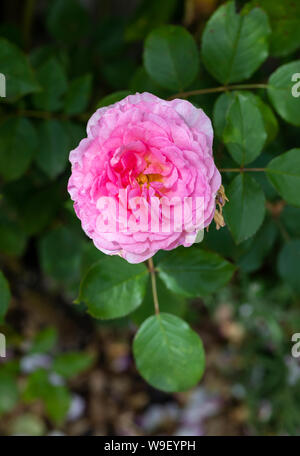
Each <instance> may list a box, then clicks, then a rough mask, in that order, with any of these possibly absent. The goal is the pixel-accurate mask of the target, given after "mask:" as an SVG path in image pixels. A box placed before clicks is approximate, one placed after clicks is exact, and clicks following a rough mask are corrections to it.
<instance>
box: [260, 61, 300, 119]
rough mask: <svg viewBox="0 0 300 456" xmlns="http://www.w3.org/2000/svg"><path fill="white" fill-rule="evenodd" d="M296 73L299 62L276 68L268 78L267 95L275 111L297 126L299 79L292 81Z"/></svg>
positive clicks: (298, 70)
mask: <svg viewBox="0 0 300 456" xmlns="http://www.w3.org/2000/svg"><path fill="white" fill-rule="evenodd" d="M296 73H300V60H296V61H294V62H290V63H286V64H285V65H282V66H280V67H279V68H277V70H276V71H274V73H272V74H271V76H270V78H269V83H268V84H269V87H268V95H269V98H270V100H271V102H272V104H273V106H274V109H275V111H276V112H277V113H278V114H279V115H280V116H281V117H282V118H283V119H284V120H285V121H286V122H289V123H291V124H293V125H296V126H299V125H300V109H299V95H300V82H299V77H298V78H297V79H295V80H292V78H293V75H294V74H296Z"/></svg>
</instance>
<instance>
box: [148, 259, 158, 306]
mask: <svg viewBox="0 0 300 456" xmlns="http://www.w3.org/2000/svg"><path fill="white" fill-rule="evenodd" d="M148 266H149V272H150V275H151V285H152V294H153V302H154V308H155V313H156V315H159V303H158V296H157V288H156V277H155V269H154V264H153V260H152V258H149V260H148Z"/></svg>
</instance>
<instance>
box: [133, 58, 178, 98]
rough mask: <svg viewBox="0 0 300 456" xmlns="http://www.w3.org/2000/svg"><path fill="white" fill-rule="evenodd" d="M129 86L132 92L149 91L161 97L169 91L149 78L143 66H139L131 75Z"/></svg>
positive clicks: (165, 95) (164, 96)
mask: <svg viewBox="0 0 300 456" xmlns="http://www.w3.org/2000/svg"><path fill="white" fill-rule="evenodd" d="M129 88H130V90H131V91H132V93H136V92H139V93H143V92H150V93H153V94H154V95H157V96H158V97H161V98H166V97H167V96H168V95H167V94H168V93H169V92H168V90H166V89H163V88H162V87H161V86H160V85H158V84H157V83H156V82H155V81H153V80H152V79H151V78H150V76H149V75H148V73H147V72H146V70H145V68H144V67H143V66H140V67H139V68H138V69H137V70H136V72H135V73H134V75H133V76H132V78H131V80H130V84H129Z"/></svg>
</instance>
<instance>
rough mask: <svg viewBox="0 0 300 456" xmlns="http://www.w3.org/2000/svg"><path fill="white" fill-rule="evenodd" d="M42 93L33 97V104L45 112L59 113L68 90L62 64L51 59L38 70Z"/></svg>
mask: <svg viewBox="0 0 300 456" xmlns="http://www.w3.org/2000/svg"><path fill="white" fill-rule="evenodd" d="M37 77H38V81H39V83H40V85H41V87H42V91H41V92H39V93H36V94H34V95H33V104H34V106H35V107H36V108H37V109H42V110H44V111H58V110H59V109H60V108H61V107H62V95H63V94H64V93H65V91H66V90H67V79H66V75H65V73H64V70H63V68H62V66H61V64H60V63H59V62H58V61H57V60H56V59H55V58H54V57H51V58H50V59H48V60H47V61H46V62H45V63H43V64H42V65H41V66H40V67H39V68H38V70H37Z"/></svg>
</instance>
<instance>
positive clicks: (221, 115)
mask: <svg viewBox="0 0 300 456" xmlns="http://www.w3.org/2000/svg"><path fill="white" fill-rule="evenodd" d="M238 95H242V96H243V97H246V98H248V100H249V103H250V104H251V105H252V106H253V105H255V106H256V107H257V108H258V109H259V110H260V114H261V116H262V119H263V123H264V129H265V131H266V133H267V139H266V144H268V143H270V142H272V141H273V140H274V139H275V137H276V136H277V133H278V122H277V119H276V117H275V115H274V113H273V111H272V109H271V108H270V106H268V105H267V104H266V103H264V102H263V101H262V99H261V98H260V97H259V96H256V95H254V94H253V93H252V92H248V91H243V92H227V93H223V94H222V95H220V96H219V97H218V98H217V101H216V103H215V105H214V111H213V122H214V128H215V133H216V135H217V136H218V137H219V138H220V139H222V137H223V132H224V130H225V127H226V125H227V122H228V119H227V118H228V111H229V109H230V107H231V106H232V104H233V102H234V101H235V100H236V98H237V96H238Z"/></svg>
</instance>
